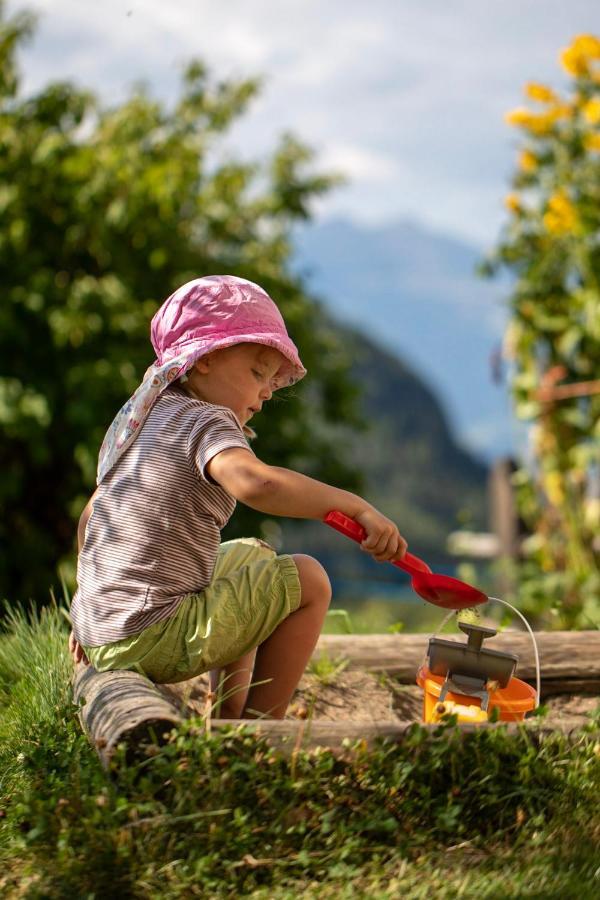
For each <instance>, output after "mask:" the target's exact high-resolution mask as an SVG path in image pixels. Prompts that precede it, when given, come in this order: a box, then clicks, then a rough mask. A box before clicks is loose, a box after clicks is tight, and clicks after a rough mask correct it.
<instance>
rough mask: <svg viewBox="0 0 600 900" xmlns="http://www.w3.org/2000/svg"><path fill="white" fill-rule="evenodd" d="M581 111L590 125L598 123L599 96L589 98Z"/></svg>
mask: <svg viewBox="0 0 600 900" xmlns="http://www.w3.org/2000/svg"><path fill="white" fill-rule="evenodd" d="M581 112H582V113H583V117H584V119H586V121H588V122H589V123H590V125H597V124H598V122H600V100H598V99H597V98H594V99H593V100H588V102H587V103H586V104H585V105H584V106H583V107H582V109H581Z"/></svg>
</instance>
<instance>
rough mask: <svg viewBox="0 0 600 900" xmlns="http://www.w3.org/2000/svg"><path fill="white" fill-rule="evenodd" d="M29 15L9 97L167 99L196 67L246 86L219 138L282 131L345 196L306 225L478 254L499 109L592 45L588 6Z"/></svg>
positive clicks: (41, 7) (490, 218) (348, 5)
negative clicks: (414, 225) (458, 246)
mask: <svg viewBox="0 0 600 900" xmlns="http://www.w3.org/2000/svg"><path fill="white" fill-rule="evenodd" d="M23 9H28V10H30V11H32V12H35V13H36V14H38V17H39V19H38V27H37V30H36V33H35V37H34V39H33V41H32V42H31V43H30V44H29V45H28V46H27V48H26V49H25V50H24V52H23V53H22V54H21V64H22V72H23V88H24V90H25V91H26V92H31V91H35V90H36V89H38V88H39V87H41V86H42V85H44V84H45V83H46V82H48V81H50V80H56V79H64V78H68V79H71V80H74V81H75V82H77V83H78V84H79V85H80V86H82V87H87V88H91V89H93V90H94V91H96V92H97V93H99V94H100V96H101V97H102V98H103V99H104V100H105V101H106V102H107V103H112V102H118V101H120V100H122V99H124V97H126V96H127V94H128V93H129V92H130V90H131V87H132V85H133V84H134V83H136V82H139V81H144V82H146V83H147V84H148V85H149V87H150V89H151V90H152V92H153V93H154V94H155V95H156V96H158V97H161V98H164V99H170V98H174V97H175V96H176V95H177V91H178V84H179V78H180V74H181V70H182V67H183V65H184V64H185V63H186V61H189V60H190V59H192V58H201V59H202V60H204V61H205V62H206V63H207V64H208V66H209V68H210V71H211V73H212V75H213V76H214V77H215V78H216V79H223V78H230V77H233V78H241V77H249V76H251V77H254V76H261V77H262V78H263V88H262V91H261V94H260V96H259V97H258V98H257V99H256V100H255V101H254V102H253V104H252V105H251V107H250V109H249V111H248V112H247V113H246V115H245V116H244V117H243V120H240V122H239V123H238V125H237V126H236V127H235V128H234V129H233V130H232V132H231V134H230V135H228V137H227V142H228V144H227V147H228V150H229V151H230V152H232V153H235V154H236V155H237V156H241V157H242V158H249V159H260V158H263V157H266V156H268V155H269V154H270V153H271V152H272V151H273V149H274V147H275V145H276V143H277V140H278V137H279V136H280V135H281V134H282V133H283V132H285V131H292V132H293V133H294V134H296V135H297V136H298V137H300V138H301V139H302V140H303V141H305V142H306V143H307V144H308V145H309V146H311V147H312V148H313V150H314V151H315V153H316V161H317V166H318V167H319V168H320V169H321V170H326V171H332V170H333V171H337V172H341V173H344V174H345V175H346V177H347V179H348V181H347V183H346V185H345V186H344V187H341V188H337V189H336V190H335V191H333V192H331V193H330V195H329V196H327V197H326V198H324V199H322V200H320V201H318V203H317V205H316V207H315V210H314V212H315V215H316V216H317V217H319V218H323V219H327V218H332V217H339V216H343V217H346V218H350V219H352V220H354V221H355V222H358V223H361V224H366V225H381V224H384V223H392V222H397V221H400V220H411V221H415V222H419V223H421V224H422V225H424V226H426V227H427V228H429V229H431V230H435V231H438V232H441V233H445V234H449V235H452V236H454V237H457V238H462V239H463V240H467V241H468V242H469V243H471V244H474V245H477V246H479V247H486V246H491V245H492V244H493V243H494V242H495V239H496V238H497V236H498V233H499V229H500V228H501V226H502V223H503V222H504V221H505V212H504V207H503V197H504V195H505V194H506V193H507V191H508V186H509V179H510V175H511V171H512V169H513V166H514V161H515V156H516V147H517V134H516V133H515V131H514V129H511V128H509V127H508V126H507V125H506V124H505V123H504V119H503V116H504V114H505V112H506V111H507V110H509V109H512V108H514V107H515V106H518V105H521V104H522V103H523V95H522V89H523V86H524V84H525V83H526V82H527V81H529V80H535V81H542V82H544V83H547V84H549V85H551V86H553V87H555V88H559V89H560V88H561V86H564V84H565V80H564V76H563V73H562V70H561V68H560V65H559V62H558V53H559V51H560V49H561V48H562V47H564V46H566V45H567V44H568V43H569V42H570V40H571V39H572V38H573V37H574V36H575V35H577V34H580V33H583V32H592V33H596V34H598V33H600V3H599V2H598V0H487V2H482V0H370V2H368V3H365V2H364V0H327V2H325V0H213V2H207V0H168V2H165V0H102V2H100V3H98V2H97V0H27V2H23V3H22V2H14V0H11V2H9V3H8V4H7V10H8V12H9V13H10V12H16V11H19V10H23Z"/></svg>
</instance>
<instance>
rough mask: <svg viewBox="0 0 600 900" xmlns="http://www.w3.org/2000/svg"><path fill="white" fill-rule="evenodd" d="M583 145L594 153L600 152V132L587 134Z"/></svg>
mask: <svg viewBox="0 0 600 900" xmlns="http://www.w3.org/2000/svg"><path fill="white" fill-rule="evenodd" d="M583 145H584V147H585V149H586V150H591V152H592V153H600V134H586V136H585V137H584V139H583Z"/></svg>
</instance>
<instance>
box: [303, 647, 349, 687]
mask: <svg viewBox="0 0 600 900" xmlns="http://www.w3.org/2000/svg"><path fill="white" fill-rule="evenodd" d="M349 662H350V660H349V659H346V658H345V657H341V656H340V657H331V656H329V654H328V653H326V652H323V653H320V654H319V656H318V657H316V658H315V659H311V660H310V662H309V664H308V666H307V667H306V671H307V672H308V673H309V674H310V675H313V676H314V677H315V678H316V679H317V681H318V683H319V684H320V685H322V686H323V687H327V686H328V685H330V684H335V683H336V681H337V679H338V675H341V673H342V672H343V671H344V669H347V668H348V664H349Z"/></svg>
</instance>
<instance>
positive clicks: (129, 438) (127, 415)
mask: <svg viewBox="0 0 600 900" xmlns="http://www.w3.org/2000/svg"><path fill="white" fill-rule="evenodd" d="M150 335H151V340H152V346H153V347H154V350H155V353H156V360H155V362H154V363H153V365H151V366H150V368H149V369H148V370H147V371H146V374H145V375H144V380H143V381H142V383H141V384H140V386H139V387H138V388H137V389H136V391H135V392H134V393H133V395H132V396H131V397H130V398H129V400H127V402H126V403H125V404H124V405H123V407H122V408H121V409H120V410H119V412H118V413H117V415H116V416H115V418H114V420H113V422H112V424H111V426H110V428H109V429H108V431H107V432H106V435H105V437H104V440H103V442H102V446H101V448H100V453H99V457H98V473H97V479H96V481H97V483H98V484H100V482H101V481H102V479H103V478H105V477H106V475H107V474H108V472H109V471H110V470H111V469H112V467H113V466H114V464H115V463H116V462H117V460H118V459H119V457H120V456H121V455H122V454H123V453H124V452H125V450H126V449H127V448H128V447H129V445H130V444H131V443H132V442H133V441H134V440H135V438H136V437H137V435H138V434H139V430H140V428H141V426H142V425H143V424H144V422H145V421H146V418H147V416H148V414H149V412H150V410H151V409H152V407H153V406H154V403H155V402H156V401H157V400H158V398H159V397H160V395H161V394H162V392H163V391H164V390H165V388H167V387H168V386H169V384H171V382H173V381H174V380H175V379H176V378H180V377H181V376H182V375H184V374H185V373H186V372H187V371H188V369H191V368H192V366H193V365H194V363H195V362H196V361H197V360H198V359H200V357H201V356H205V355H206V354H207V353H210V352H211V351H213V350H221V349H224V348H225V347H232V346H234V345H235V344H243V343H251V344H262V345H264V346H266V347H272V348H273V349H275V350H278V351H279V352H280V353H281V355H282V356H283V358H284V360H283V362H282V365H281V367H280V369H279V371H278V372H277V374H276V376H275V389H276V390H277V389H279V388H282V387H286V386H288V385H291V384H294V383H295V382H296V381H299V380H300V379H301V378H303V377H304V375H306V369H305V368H304V366H303V365H302V362H301V360H300V356H299V355H298V350H297V348H296V345H295V344H294V343H293V341H292V340H291V338H290V337H289V335H288V333H287V330H286V327H285V322H284V321H283V318H282V316H281V313H280V312H279V310H278V308H277V306H276V305H275V303H274V302H273V300H271V298H270V297H269V295H268V294H267V293H266V291H264V290H263V289H262V288H261V287H259V286H258V285H257V284H254V283H253V282H252V281H247V280H246V279H245V278H238V277H236V276H235V275H207V276H205V277H203V278H195V279H194V280H193V281H188V282H187V284H184V285H182V286H181V287H180V288H178V289H177V290H176V291H175V292H174V293H172V294H171V296H170V297H168V298H167V299H166V300H165V302H164V303H163V305H162V306H161V307H160V309H159V310H158V311H157V313H156V314H155V315H154V317H153V319H152V324H151V328H150Z"/></svg>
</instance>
